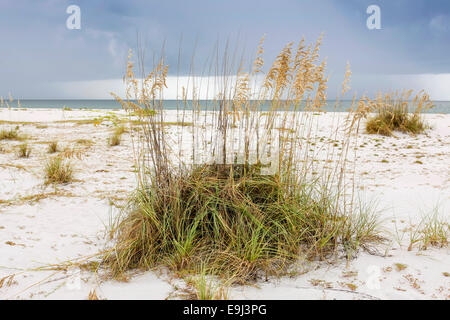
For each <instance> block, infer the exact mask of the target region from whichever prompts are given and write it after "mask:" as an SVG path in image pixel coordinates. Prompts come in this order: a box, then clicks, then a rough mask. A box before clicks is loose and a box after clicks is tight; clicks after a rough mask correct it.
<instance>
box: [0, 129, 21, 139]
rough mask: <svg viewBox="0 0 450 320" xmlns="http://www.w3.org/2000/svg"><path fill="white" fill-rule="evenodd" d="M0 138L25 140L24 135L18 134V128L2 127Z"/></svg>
mask: <svg viewBox="0 0 450 320" xmlns="http://www.w3.org/2000/svg"><path fill="white" fill-rule="evenodd" d="M1 140H17V141H23V140H25V136H23V135H20V134H19V131H18V130H15V129H9V130H6V129H2V130H0V141H1Z"/></svg>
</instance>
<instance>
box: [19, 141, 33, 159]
mask: <svg viewBox="0 0 450 320" xmlns="http://www.w3.org/2000/svg"><path fill="white" fill-rule="evenodd" d="M17 155H18V156H19V158H29V157H30V155H31V148H30V147H29V146H28V144H26V143H23V144H21V145H20V146H19V149H18V151H17Z"/></svg>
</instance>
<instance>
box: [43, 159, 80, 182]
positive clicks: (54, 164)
mask: <svg viewBox="0 0 450 320" xmlns="http://www.w3.org/2000/svg"><path fill="white" fill-rule="evenodd" d="M44 171H45V183H46V184H50V183H53V184H63V183H69V182H71V181H72V180H73V168H72V164H71V163H70V161H68V160H65V159H63V158H61V157H54V158H51V159H50V160H48V162H47V163H46V165H45V167H44Z"/></svg>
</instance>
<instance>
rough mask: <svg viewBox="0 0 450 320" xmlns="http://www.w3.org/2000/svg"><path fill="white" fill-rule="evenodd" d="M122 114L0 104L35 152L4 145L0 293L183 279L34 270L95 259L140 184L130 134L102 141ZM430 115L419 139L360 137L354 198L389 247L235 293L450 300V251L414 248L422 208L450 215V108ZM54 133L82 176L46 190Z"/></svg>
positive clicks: (138, 287) (232, 294)
mask: <svg viewBox="0 0 450 320" xmlns="http://www.w3.org/2000/svg"><path fill="white" fill-rule="evenodd" d="M167 114H168V117H167V119H166V120H167V121H174V122H175V121H176V114H175V113H174V112H172V111H167ZM342 115H343V114H341V115H338V116H342ZM123 116H125V112H124V111H122V110H72V111H64V110H61V109H27V110H25V109H12V110H8V109H6V108H5V109H0V129H3V128H5V129H9V128H16V127H18V130H19V131H20V133H22V134H25V135H27V136H28V139H27V143H28V145H29V146H30V147H31V148H32V151H31V155H30V157H29V158H19V157H18V156H17V154H16V150H17V146H18V145H19V144H21V142H18V141H10V140H3V141H0V279H1V278H4V277H7V276H9V275H12V274H15V275H14V277H13V278H12V277H9V278H6V281H5V283H4V284H3V286H0V299H86V298H87V297H88V294H89V292H90V291H91V290H94V289H95V290H96V293H97V295H98V297H99V298H100V299H166V298H177V293H178V291H179V288H182V287H183V282H182V281H181V280H179V279H175V278H174V277H173V276H172V275H171V274H170V273H168V272H165V271H164V270H162V271H161V270H157V271H147V272H141V271H139V272H136V273H135V274H130V276H129V277H128V278H127V279H124V281H116V280H104V278H103V277H102V276H101V275H100V274H95V273H92V272H89V271H88V270H80V268H79V267H73V268H68V269H67V270H55V269H57V268H52V270H42V269H39V268H42V267H45V266H49V265H53V264H59V263H61V262H64V261H67V260H71V259H75V258H81V257H87V256H89V255H94V254H96V253H98V252H100V251H101V250H102V249H103V248H104V247H105V245H106V244H107V243H108V238H107V232H106V230H107V226H108V225H109V223H110V221H111V219H112V217H114V216H115V215H116V214H117V213H118V212H119V210H120V206H122V205H123V204H124V202H125V201H126V199H127V197H128V195H129V194H130V192H132V191H133V190H134V188H135V186H136V177H135V168H134V157H133V148H132V143H131V136H130V133H129V132H127V133H124V134H123V136H122V143H121V144H120V145H118V146H114V147H111V146H109V145H108V143H107V139H108V137H109V136H110V134H111V132H112V131H113V130H114V126H113V124H112V122H111V120H114V119H116V118H120V117H123ZM334 116H336V115H335V114H334V115H333V113H325V114H320V115H316V117H320V121H319V123H320V126H319V127H318V130H319V134H323V135H324V136H328V135H329V132H330V129H331V126H332V122H333V117H334ZM424 117H425V120H426V121H427V122H428V123H429V124H430V125H431V126H432V128H431V129H430V130H428V131H427V132H426V133H425V134H421V135H417V136H412V135H408V134H402V133H398V134H396V136H395V137H383V136H379V135H368V134H366V133H364V130H361V132H360V133H359V140H358V141H359V142H358V145H359V147H357V150H356V152H357V163H358V165H357V166H356V179H357V181H356V182H357V186H358V188H359V194H360V195H361V197H362V198H363V199H364V200H365V201H368V202H370V201H373V202H374V203H376V205H377V208H378V210H379V211H380V214H381V216H382V218H383V227H384V228H385V230H386V234H387V235H388V239H389V242H388V243H387V244H385V245H381V246H380V248H378V249H377V251H376V252H372V254H370V253H368V252H364V251H361V252H360V253H359V255H358V257H357V258H356V259H353V260H350V261H345V260H342V261H340V262H337V263H332V262H330V263H327V262H324V261H322V262H308V263H306V262H305V263H304V264H302V265H300V266H299V271H298V272H297V273H295V274H293V275H292V276H291V277H282V278H269V279H268V280H267V281H265V280H260V281H258V282H257V283H255V284H254V285H249V286H233V287H231V288H229V298H230V299H449V298H450V275H449V273H450V255H449V253H450V252H449V249H448V247H446V248H433V247H429V248H427V250H419V248H417V247H413V249H412V250H410V251H408V246H409V243H410V230H413V229H414V227H415V226H417V224H418V223H419V222H420V220H421V217H422V215H424V214H429V213H431V212H433V210H434V208H435V207H436V208H437V210H438V211H439V212H440V214H441V216H443V217H445V218H446V219H447V220H448V219H449V217H450V214H449V213H450V115H449V114H426V115H424ZM95 118H98V119H100V118H101V119H102V121H98V122H95V121H90V120H92V119H95ZM83 120H84V121H83ZM168 127H170V128H169V130H172V129H175V128H176V127H177V125H176V123H174V124H172V125H169V126H168ZM54 140H57V141H58V142H59V144H60V146H61V148H65V147H69V148H72V149H75V150H76V151H77V152H76V156H75V157H73V158H72V159H71V161H72V163H73V164H74V168H75V173H74V177H75V180H74V181H73V182H72V183H69V184H66V185H58V186H52V185H47V186H46V185H45V184H44V177H43V169H42V168H43V166H44V164H45V161H46V160H47V159H48V158H49V157H50V155H49V154H48V153H47V144H48V143H49V142H51V141H54ZM350 167H352V166H350ZM34 269H37V270H34Z"/></svg>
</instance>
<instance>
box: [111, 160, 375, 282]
mask: <svg viewBox="0 0 450 320" xmlns="http://www.w3.org/2000/svg"><path fill="white" fill-rule="evenodd" d="M230 172H231V173H232V174H231V175H230ZM281 181H282V179H281V177H280V176H278V175H273V176H265V175H260V174H256V173H255V174H251V175H250V174H248V173H247V174H243V170H236V169H234V168H231V167H229V166H224V167H222V168H218V167H217V166H207V165H206V166H201V167H198V168H196V169H195V170H193V171H192V172H189V173H187V174H186V175H183V176H180V177H178V178H177V180H176V181H174V182H173V183H171V184H170V185H169V186H167V188H158V189H153V188H151V189H141V190H138V191H137V193H136V195H135V198H134V199H133V201H132V202H131V203H130V205H129V207H128V208H127V211H126V212H127V213H128V215H127V216H126V217H125V218H124V219H123V220H122V221H121V222H120V224H118V225H117V234H116V236H117V238H116V239H117V242H118V246H117V247H116V248H115V253H116V256H115V257H114V259H112V260H111V261H110V262H111V267H112V269H113V271H114V273H116V274H120V273H121V272H123V271H125V270H126V269H129V268H141V267H144V268H152V267H155V266H159V265H167V266H169V267H170V268H171V269H172V270H177V271H180V270H184V271H194V270H195V269H196V268H197V267H198V265H199V264H201V263H202V262H203V261H208V265H207V266H206V267H207V268H208V271H211V270H214V272H215V273H217V274H220V275H226V276H225V277H227V278H228V277H233V278H234V279H236V281H239V282H246V281H250V280H255V279H256V278H257V277H258V274H259V272H262V271H263V272H265V273H268V274H276V273H279V272H283V271H285V270H286V268H287V266H288V265H289V264H290V262H294V261H295V260H296V259H297V258H298V256H299V254H303V255H305V256H307V257H308V258H310V259H314V258H317V257H319V258H327V257H330V256H332V255H333V254H336V253H338V252H339V251H340V249H342V250H341V252H343V253H344V254H350V255H351V252H352V251H355V250H357V247H358V246H361V245H365V244H367V243H370V242H372V241H376V240H377V239H378V234H377V232H376V230H375V228H374V227H375V226H376V220H375V218H374V217H373V216H370V214H368V213H363V214H362V215H361V216H359V218H358V219H360V221H357V219H355V217H349V216H346V215H345V214H344V213H343V212H341V211H340V210H337V208H336V207H335V203H334V201H333V200H332V199H334V197H333V196H332V195H330V194H327V193H326V192H325V191H323V192H319V193H318V194H317V197H312V196H311V194H312V193H314V187H316V186H314V185H311V186H304V187H302V188H301V189H298V190H296V191H291V190H289V186H287V185H284V184H282V183H280V182H281Z"/></svg>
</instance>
